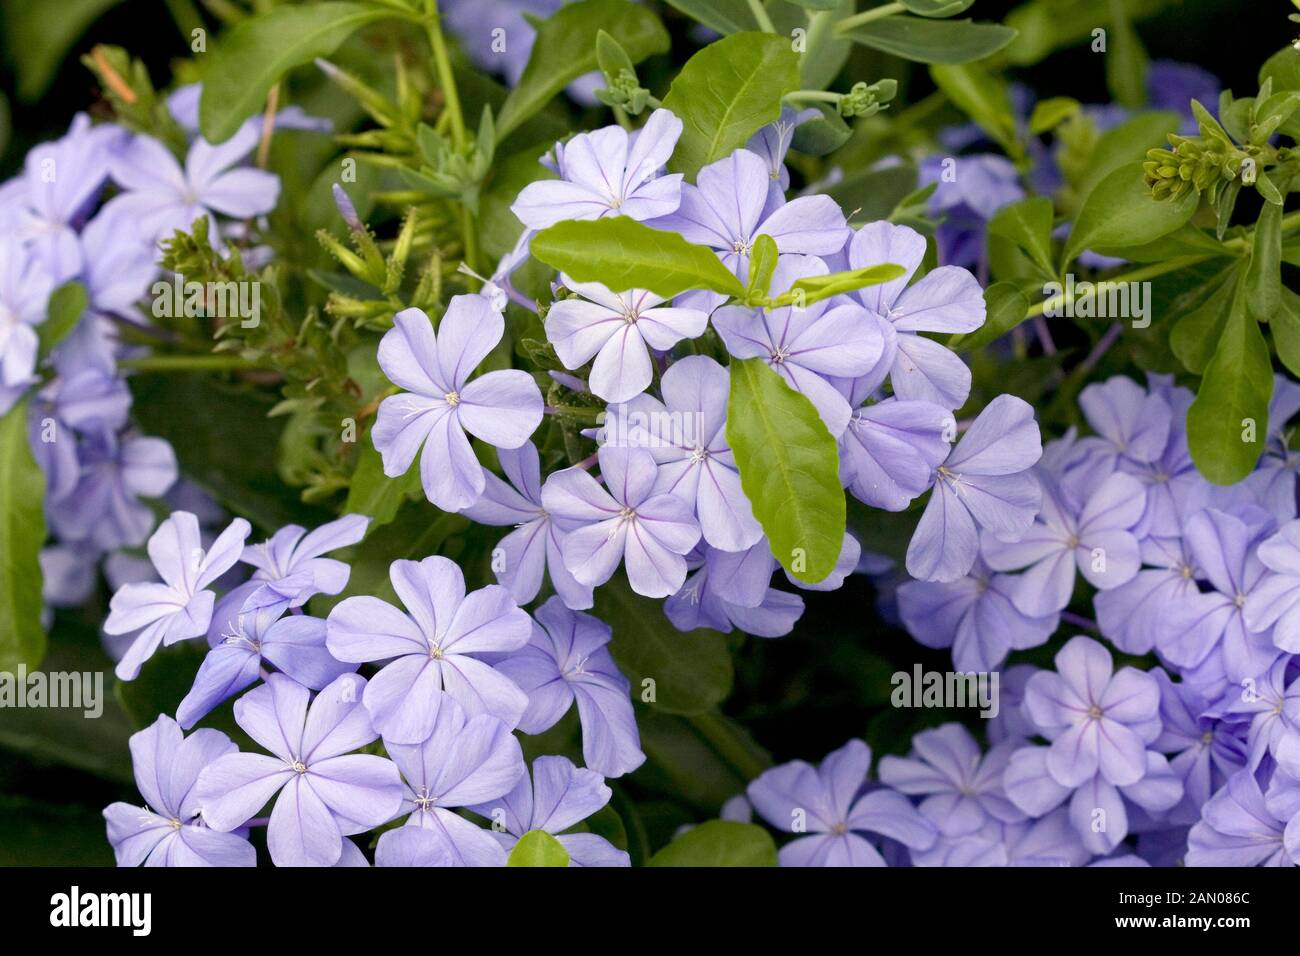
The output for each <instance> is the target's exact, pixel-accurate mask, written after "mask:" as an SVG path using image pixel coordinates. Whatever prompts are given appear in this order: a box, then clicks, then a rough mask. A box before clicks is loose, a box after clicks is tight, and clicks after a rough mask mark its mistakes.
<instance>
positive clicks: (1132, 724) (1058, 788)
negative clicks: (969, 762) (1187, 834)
mask: <svg viewBox="0 0 1300 956" xmlns="http://www.w3.org/2000/svg"><path fill="white" fill-rule="evenodd" d="M1056 668H1057V669H1056V672H1055V673H1053V672H1051V671H1040V672H1038V673H1036V674H1034V675H1033V677H1031V678H1030V679H1029V682H1028V684H1027V685H1026V686H1025V698H1024V702H1023V704H1022V705H1021V707H1022V709H1023V711H1024V713H1025V714H1026V715H1027V716H1028V717H1029V718H1030V720H1031V721H1033V724H1034V727H1035V729H1036V730H1037V731H1038V733H1039V734H1041V735H1042V736H1043V737H1045V738H1047V739H1048V740H1049V741H1051V745H1050V746H1048V747H1038V746H1028V747H1022V748H1021V749H1019V750H1017V751H1015V753H1013V754H1012V756H1011V761H1010V763H1009V764H1008V766H1007V769H1006V772H1005V774H1004V778H1003V783H1004V785H1005V787H1006V793H1007V796H1008V797H1009V798H1010V799H1011V801H1012V802H1013V803H1014V804H1015V805H1016V806H1017V807H1019V808H1020V809H1021V810H1022V811H1024V812H1025V813H1026V814H1028V815H1029V816H1031V817H1039V816H1043V815H1044V814H1046V813H1048V812H1050V811H1051V810H1053V809H1055V808H1056V807H1057V806H1059V805H1060V804H1061V803H1063V802H1064V801H1065V800H1066V799H1067V798H1068V799H1069V801H1070V803H1069V813H1070V821H1071V823H1072V824H1073V826H1074V828H1075V831H1076V832H1077V833H1078V834H1079V836H1080V838H1081V839H1082V840H1083V842H1084V845H1085V846H1086V847H1087V848H1088V849H1089V850H1090V851H1091V852H1093V853H1097V854H1104V853H1109V852H1111V851H1112V850H1114V849H1115V847H1117V846H1118V845H1119V844H1120V842H1121V841H1122V840H1123V839H1124V837H1125V836H1126V835H1127V834H1128V831H1129V813H1128V810H1127V808H1126V799H1127V800H1128V801H1131V802H1132V803H1134V804H1137V805H1138V806H1139V807H1140V808H1142V809H1143V810H1145V811H1147V812H1150V813H1157V814H1159V813H1165V812H1167V811H1169V810H1170V809H1172V808H1173V807H1174V806H1175V805H1176V804H1177V803H1178V801H1179V800H1180V799H1182V796H1183V787H1182V783H1181V781H1180V780H1179V779H1178V777H1177V776H1176V775H1175V774H1174V772H1173V770H1172V769H1171V768H1170V766H1169V762H1168V761H1167V760H1166V759H1165V758H1164V757H1163V756H1161V755H1160V754H1158V753H1156V752H1155V751H1154V750H1150V749H1148V748H1149V747H1150V746H1151V745H1152V744H1154V743H1155V741H1156V739H1157V738H1158V737H1159V736H1160V732H1161V721H1160V686H1159V684H1157V683H1156V680H1155V678H1154V677H1152V676H1151V675H1150V674H1148V673H1147V672H1145V671H1139V670H1137V669H1135V668H1132V667H1125V668H1121V669H1120V670H1119V671H1118V672H1114V671H1113V665H1112V661H1111V656H1110V653H1109V652H1108V651H1107V650H1106V649H1105V648H1104V647H1102V646H1101V645H1100V644H1098V643H1097V642H1096V641H1094V640H1092V639H1090V638H1086V637H1075V638H1072V639H1071V640H1070V641H1069V643H1067V644H1066V645H1065V647H1064V648H1062V649H1061V651H1060V652H1059V653H1058V654H1057V655H1056Z"/></svg>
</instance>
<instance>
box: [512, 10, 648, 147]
mask: <svg viewBox="0 0 1300 956" xmlns="http://www.w3.org/2000/svg"><path fill="white" fill-rule="evenodd" d="M602 30H604V31H605V32H606V33H608V34H609V35H610V36H611V37H613V38H614V39H615V40H617V41H618V43H619V46H621V47H622V48H623V51H624V52H625V53H626V54H627V56H628V58H629V59H630V60H631V61H632V62H633V63H640V62H641V61H642V60H644V59H645V58H646V57H648V56H652V55H654V54H656V53H664V52H666V51H667V49H668V45H669V41H668V31H666V30H665V29H664V25H663V24H662V23H660V22H659V18H658V17H657V16H655V15H654V14H653V13H652V12H651V11H649V10H647V9H646V8H645V7H643V6H641V5H639V4H635V3H630V2H628V0H581V2H579V3H570V4H566V5H565V6H562V7H560V9H559V10H557V11H556V12H555V14H554V16H552V17H550V18H549V19H547V20H546V21H544V22H543V23H542V25H541V26H540V27H539V28H538V30H537V38H536V39H535V40H534V41H533V52H532V54H531V55H530V56H529V57H528V65H527V66H526V67H524V72H523V75H522V76H521V77H520V78H519V82H518V83H517V84H516V85H515V88H514V89H513V90H511V91H510V95H509V96H508V97H506V102H505V105H504V106H502V107H501V111H500V112H499V113H498V114H497V141H498V142H500V141H501V140H503V139H505V138H506V137H507V136H508V135H510V133H511V132H513V131H514V130H515V128H516V127H518V126H519V124H520V123H522V122H523V121H524V120H526V119H528V118H529V117H530V116H532V115H533V114H534V113H536V112H537V111H538V110H540V109H541V108H542V107H543V106H545V105H546V104H547V103H548V102H550V101H551V99H553V98H554V97H555V96H556V95H557V94H558V93H559V92H560V91H561V90H563V89H564V88H565V87H566V86H568V85H569V84H570V83H572V82H573V81H574V80H576V79H577V78H578V77H580V76H582V75H583V74H584V73H590V72H592V71H593V70H595V69H597V68H598V66H599V61H598V60H597V56H596V40H597V38H598V37H599V35H600V32H601V31H602Z"/></svg>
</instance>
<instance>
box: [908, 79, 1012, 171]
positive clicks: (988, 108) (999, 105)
mask: <svg viewBox="0 0 1300 956" xmlns="http://www.w3.org/2000/svg"><path fill="white" fill-rule="evenodd" d="M930 76H931V78H933V80H934V82H935V85H936V86H938V87H939V89H941V90H943V92H944V93H945V94H946V95H947V97H948V99H950V100H952V102H953V104H954V105H956V106H957V108H958V109H960V110H961V111H962V112H963V113H965V114H966V115H967V116H969V117H970V118H971V119H972V120H974V121H975V123H976V124H977V125H978V126H979V127H980V129H982V130H984V132H986V133H988V135H989V136H990V137H992V138H993V140H994V141H995V142H996V143H998V144H999V145H1000V146H1001V147H1002V148H1003V149H1004V150H1006V151H1007V153H1008V154H1010V155H1011V156H1012V157H1013V158H1014V157H1017V156H1020V155H1022V154H1023V153H1024V148H1023V147H1022V146H1021V144H1020V140H1019V138H1018V136H1017V135H1016V124H1015V119H1014V116H1015V114H1014V112H1013V110H1012V108H1011V97H1010V95H1009V94H1008V92H1007V85H1006V83H1005V82H1004V81H1003V80H1002V79H1001V78H1000V77H996V76H994V75H993V74H992V73H989V72H988V71H987V70H984V69H983V68H981V67H978V66H974V65H971V64H964V65H959V66H954V65H943V64H936V65H935V66H932V67H930Z"/></svg>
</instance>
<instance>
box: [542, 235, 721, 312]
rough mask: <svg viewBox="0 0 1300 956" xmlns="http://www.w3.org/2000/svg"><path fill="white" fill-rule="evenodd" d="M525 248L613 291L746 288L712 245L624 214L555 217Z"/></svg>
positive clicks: (581, 279) (669, 295)
mask: <svg viewBox="0 0 1300 956" xmlns="http://www.w3.org/2000/svg"><path fill="white" fill-rule="evenodd" d="M530 249H531V250H532V254H533V256H534V257H535V258H537V259H540V260H541V261H542V262H544V263H546V264H547V265H548V266H551V267H552V268H554V269H559V270H560V271H561V272H564V273H566V274H568V275H569V276H570V277H571V278H572V279H574V280H576V281H578V282H599V283H601V284H602V285H605V286H607V287H609V288H610V289H612V290H614V291H616V292H626V291H628V290H629V289H649V290H650V291H651V292H653V293H654V294H655V295H660V296H664V297H665V298H672V297H673V296H675V295H678V294H680V293H682V292H686V291H688V290H690V289H709V290H711V291H713V292H720V293H722V294H723V295H728V296H736V297H740V296H743V295H744V294H745V287H744V286H743V285H741V284H740V280H739V279H737V278H736V277H735V276H734V275H732V274H731V272H730V271H729V270H728V269H727V267H726V266H724V265H723V264H722V262H721V260H719V259H718V257H717V255H716V254H715V253H714V252H713V250H711V249H708V248H706V247H704V246H697V245H694V244H692V243H689V242H687V241H686V240H685V239H683V238H682V237H681V235H679V234H678V233H675V232H667V231H665V230H662V229H651V228H650V227H649V226H646V225H644V224H642V223H639V222H636V221H635V220H633V219H628V218H627V217H626V216H619V217H617V218H614V219H597V220H596V221H594V222H588V221H576V220H571V221H567V222H557V223H556V224H555V225H554V226H550V227H548V228H546V229H543V230H542V231H541V232H539V233H538V234H537V235H536V236H534V237H533V241H532V244H531V246H530Z"/></svg>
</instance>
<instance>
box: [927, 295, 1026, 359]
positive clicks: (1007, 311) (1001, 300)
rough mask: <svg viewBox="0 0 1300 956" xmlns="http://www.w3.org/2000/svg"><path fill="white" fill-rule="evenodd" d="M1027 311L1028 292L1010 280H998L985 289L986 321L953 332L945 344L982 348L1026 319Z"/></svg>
mask: <svg viewBox="0 0 1300 956" xmlns="http://www.w3.org/2000/svg"><path fill="white" fill-rule="evenodd" d="M1028 314H1029V298H1028V296H1026V295H1025V294H1024V293H1023V292H1021V291H1020V290H1019V289H1018V288H1016V286H1014V285H1012V284H1011V283H1010V282H995V283H993V285H991V286H989V287H988V288H987V289H985V290H984V324H983V325H981V326H980V327H979V328H978V329H976V330H975V331H974V332H964V333H962V334H960V335H954V336H953V337H952V338H950V339H949V340H948V342H947V343H946V344H947V346H948V348H950V349H952V350H953V351H954V352H969V351H971V350H972V349H978V348H982V347H983V346H985V345H988V344H989V343H990V342H992V341H994V340H996V339H999V338H1001V337H1002V336H1003V335H1006V333H1008V332H1010V331H1011V330H1012V329H1014V328H1015V327H1016V326H1017V325H1019V324H1020V323H1021V322H1024V321H1025V319H1026V318H1028Z"/></svg>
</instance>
